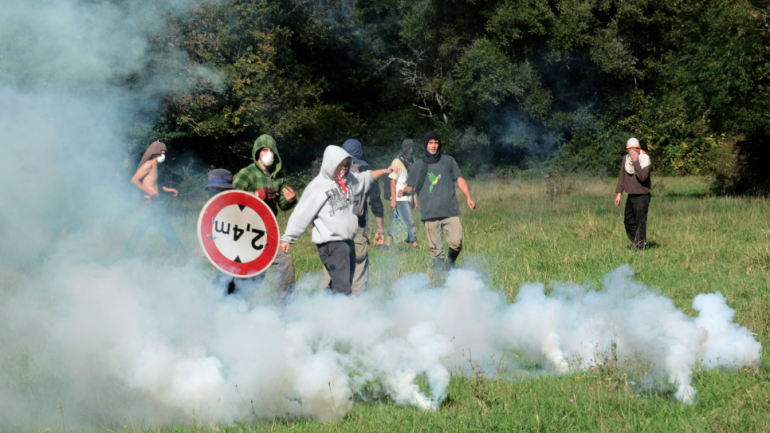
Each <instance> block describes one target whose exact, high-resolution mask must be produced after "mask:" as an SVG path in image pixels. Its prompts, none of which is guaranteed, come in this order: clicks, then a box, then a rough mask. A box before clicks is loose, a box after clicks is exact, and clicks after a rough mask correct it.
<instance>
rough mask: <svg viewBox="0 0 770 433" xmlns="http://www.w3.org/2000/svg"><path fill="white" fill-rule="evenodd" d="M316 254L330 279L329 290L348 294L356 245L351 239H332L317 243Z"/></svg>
mask: <svg viewBox="0 0 770 433" xmlns="http://www.w3.org/2000/svg"><path fill="white" fill-rule="evenodd" d="M318 255H319V256H321V262H323V264H324V267H325V268H326V271H327V272H329V276H330V277H331V279H332V282H331V284H329V288H330V289H331V291H332V292H334V293H344V294H346V295H350V293H351V292H352V285H351V283H352V281H353V272H354V271H355V265H356V246H355V244H354V243H353V241H352V240H350V241H333V242H327V243H325V244H321V245H318Z"/></svg>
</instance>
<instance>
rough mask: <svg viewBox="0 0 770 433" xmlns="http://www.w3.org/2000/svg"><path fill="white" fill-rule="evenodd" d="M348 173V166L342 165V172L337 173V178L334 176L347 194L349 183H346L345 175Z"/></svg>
mask: <svg viewBox="0 0 770 433" xmlns="http://www.w3.org/2000/svg"><path fill="white" fill-rule="evenodd" d="M347 174H348V169H347V167H341V168H340V173H339V174H338V175H337V177H336V178H334V181H335V182H337V183H338V184H340V186H341V187H342V191H343V192H344V193H345V194H347V193H348V187H347V185H346V184H345V176H346V175H347Z"/></svg>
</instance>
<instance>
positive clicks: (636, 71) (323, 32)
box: [151, 0, 770, 189]
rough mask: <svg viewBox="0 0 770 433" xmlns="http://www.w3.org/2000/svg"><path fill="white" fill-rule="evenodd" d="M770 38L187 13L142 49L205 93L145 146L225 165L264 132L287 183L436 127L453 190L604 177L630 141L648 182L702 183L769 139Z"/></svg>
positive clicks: (361, 13)
mask: <svg viewBox="0 0 770 433" xmlns="http://www.w3.org/2000/svg"><path fill="white" fill-rule="evenodd" d="M769 25H770V20H769V19H768V2H767V1H766V0H735V1H733V0H707V1H701V0H683V1H677V2H670V1H659V0H630V1H629V0H624V1H618V0H521V1H513V0H503V1H488V0H449V1H447V0H442V1H438V0H418V1H408V2H407V1H399V0H314V1H310V2H308V1H303V0H275V1H266V0H249V1H243V0H223V1H221V2H216V3H203V4H200V5H199V6H198V7H196V8H195V9H194V10H193V11H191V12H190V13H189V14H187V15H185V16H183V17H181V18H177V19H175V20H174V24H173V25H172V26H171V28H170V29H169V30H168V33H167V34H166V35H161V36H159V38H158V39H157V41H158V43H159V46H160V45H162V44H165V43H166V42H170V43H171V44H173V45H175V46H178V47H181V48H183V49H184V50H185V51H187V52H188V53H189V54H190V56H191V58H192V59H193V60H194V63H195V64H193V65H190V66H189V68H194V67H197V66H199V65H202V66H205V67H207V68H210V69H213V70H215V71H218V77H219V79H218V80H216V79H214V80H212V79H205V80H204V79H200V80H197V81H196V82H192V83H190V82H189V80H188V84H191V85H190V86H189V87H186V88H184V89H181V88H180V90H179V91H178V92H176V93H174V94H171V95H168V97H167V98H166V103H165V105H166V111H165V114H164V116H163V118H162V121H161V122H159V123H158V124H157V125H156V126H155V128H154V130H153V132H152V133H151V134H152V135H154V136H155V137H159V138H162V139H165V140H167V141H171V142H173V144H174V146H175V147H177V148H181V149H191V150H194V151H195V152H196V153H198V154H199V155H200V156H202V157H203V158H204V160H205V161H206V162H207V163H209V164H213V165H220V166H226V167H229V168H238V167H240V166H242V165H243V163H244V162H246V161H247V157H248V149H249V147H250V143H252V142H253V139H254V137H256V136H257V135H258V134H261V133H269V134H272V135H274V136H275V137H276V138H277V139H278V140H279V143H280V144H281V145H282V147H283V149H286V153H287V155H288V156H289V157H290V158H291V161H292V163H293V164H291V165H293V167H294V169H295V170H296V169H297V167H302V166H307V165H308V164H309V162H310V161H312V159H313V158H315V157H317V156H318V155H319V154H320V152H321V151H322V149H323V146H324V145H326V144H329V143H338V144H339V143H341V142H342V141H343V140H345V139H346V138H350V137H357V138H359V139H361V141H362V142H364V143H365V144H366V145H367V146H368V148H369V149H372V148H374V149H377V150H387V152H377V154H382V155H383V156H382V158H383V159H388V158H390V157H392V156H393V154H395V152H396V149H397V145H398V143H400V141H401V140H402V139H403V138H406V137H412V138H417V139H418V140H419V139H420V138H421V137H422V135H423V133H424V132H425V131H426V130H428V129H436V130H438V131H439V132H441V133H442V134H443V138H444V139H445V144H446V145H447V150H448V151H449V152H450V153H452V154H453V155H455V156H456V157H458V160H460V161H461V165H462V166H463V169H464V170H467V171H468V173H467V174H466V176H468V175H473V174H477V173H480V172H494V171H501V170H505V169H511V168H527V167H532V166H550V167H554V168H556V167H558V168H562V169H568V170H570V171H591V172H597V171H599V170H602V169H612V170H613V171H614V170H615V166H616V165H617V159H618V156H619V155H620V154H621V153H622V147H623V146H622V144H623V142H624V141H625V139H626V138H628V137H629V136H630V135H635V136H637V137H638V138H639V139H640V140H641V142H642V145H643V147H644V148H646V149H648V151H649V152H650V154H651V156H652V158H653V162H654V164H655V166H656V167H657V168H656V169H657V170H662V171H664V172H668V173H672V174H690V173H692V174H698V173H705V172H707V171H709V170H710V169H711V164H710V161H712V160H713V159H714V158H713V157H714V155H717V154H720V152H716V153H715V152H714V149H717V148H720V147H724V148H726V149H723V151H722V152H721V153H722V154H723V153H725V152H727V153H728V154H733V155H736V156H735V158H738V159H741V158H743V159H746V158H749V159H751V158H750V156H749V157H747V156H746V155H745V154H741V152H740V150H741V149H743V150H746V149H748V148H749V147H751V146H733V144H734V143H735V142H736V141H739V140H741V139H743V138H747V139H749V140H754V141H757V140H759V141H760V142H763V143H767V134H768V133H769V132H770V44H768V40H770V38H768V30H769V27H768V26H769ZM722 134H725V136H726V137H728V139H722V137H724V136H723V135H722ZM374 153H375V152H372V151H370V154H374ZM744 153H745V152H744ZM741 167H742V169H745V168H747V167H748V166H747V165H746V164H744V165H743V166H741ZM733 175H734V174H733ZM756 181H757V179H755V180H754V181H752V182H754V183H756ZM759 181H761V179H759ZM739 183H740V182H737V181H736V182H726V183H725V182H723V183H722V187H723V188H727V189H729V188H733V187H736V185H738V184H739ZM728 184H729V185H728Z"/></svg>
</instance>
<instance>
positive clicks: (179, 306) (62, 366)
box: [0, 0, 760, 431]
mask: <svg viewBox="0 0 770 433" xmlns="http://www.w3.org/2000/svg"><path fill="white" fill-rule="evenodd" d="M187 3H188V2H186V1H181V0H180V1H176V2H173V1H153V2H145V1H138V2H106V1H105V2H99V1H87V2H86V1H83V2H79V1H76V0H62V1H57V2H51V1H43V0H39V1H30V2H13V1H0V7H2V9H3V14H2V15H0V42H2V43H0V152H1V153H2V157H1V158H0V184H2V185H3V188H2V189H0V203H2V206H1V207H0V245H2V247H3V248H2V251H0V259H2V261H0V354H1V355H2V357H1V358H0V359H2V361H0V362H2V365H0V367H1V368H0V408H2V412H3V416H2V417H0V418H2V419H0V429H4V430H9V431H15V430H18V429H21V428H22V427H25V428H30V427H32V428H44V427H50V426H56V425H58V424H59V422H61V420H62V418H63V419H64V421H65V422H66V425H67V427H68V428H74V427H75V426H111V425H112V423H113V422H114V421H116V420H118V421H120V420H135V421H138V422H141V421H144V423H145V425H148V424H150V425H164V424H168V423H172V422H177V421H183V420H189V416H190V415H189V414H190V413H191V410H192V409H196V411H197V412H196V413H198V415H199V416H200V417H201V419H203V420H205V421H206V422H220V421H221V422H231V421H235V420H242V419H246V420H249V419H251V418H250V417H253V416H259V417H274V416H284V415H287V416H298V417H312V418H315V419H319V420H334V419H338V418H339V417H341V416H343V415H344V414H345V413H346V412H347V411H348V410H350V408H351V406H352V404H353V403H352V401H353V397H354V395H356V396H357V398H358V396H360V397H361V398H369V399H373V398H377V397H381V396H384V395H388V396H390V398H391V399H392V400H393V401H395V402H396V403H397V404H401V405H409V406H416V407H419V408H423V409H430V408H434V407H436V406H437V405H439V404H440V403H441V402H442V399H443V398H444V395H445V393H446V390H447V387H448V384H449V378H450V371H452V370H453V369H455V368H458V367H460V368H463V367H464V366H465V365H467V362H466V361H465V360H464V359H463V358H462V356H461V353H462V352H463V351H467V350H470V351H471V352H472V353H473V355H474V357H477V358H478V359H482V358H488V357H491V356H493V355H498V356H502V355H503V354H504V353H506V352H507V351H510V350H515V351H517V352H519V353H521V354H522V356H524V357H526V358H527V359H528V360H530V361H534V362H539V363H541V364H542V365H543V366H544V367H543V368H544V369H545V370H547V371H551V372H553V373H561V372H565V371H568V370H570V369H576V370H581V369H586V368H589V367H591V366H592V365H593V364H595V363H596V362H600V357H598V356H597V354H598V353H601V351H602V350H604V349H605V348H606V347H608V346H609V345H611V344H615V345H616V347H617V352H618V356H619V357H621V358H623V357H635V356H642V357H643V358H644V360H645V361H646V362H648V363H649V364H650V365H651V366H652V368H654V369H655V370H656V371H659V372H661V374H664V375H665V376H666V377H667V378H668V380H669V381H670V382H671V383H672V384H673V385H674V386H675V387H676V389H677V396H678V397H679V398H680V399H681V400H683V401H692V399H694V398H695V396H696V394H695V390H694V389H693V388H692V387H691V383H690V379H691V374H692V371H693V369H695V368H697V366H698V363H702V364H701V365H703V366H705V367H708V368H712V367H716V366H727V367H735V366H741V365H752V364H757V363H758V362H759V351H760V345H759V343H758V342H757V341H755V340H754V339H753V338H752V337H751V335H750V333H749V332H748V330H746V329H745V328H741V327H738V326H737V325H736V324H734V323H733V322H732V317H733V316H732V315H733V310H732V309H730V308H729V307H728V306H727V305H726V303H725V299H724V297H722V296H721V295H719V294H712V295H700V296H699V297H696V299H695V302H694V305H693V306H694V308H696V309H697V310H698V311H700V316H699V317H698V318H697V319H693V318H691V317H689V316H687V315H685V314H684V313H682V312H681V311H679V310H677V309H676V308H675V306H674V304H673V302H672V301H671V300H670V299H667V298H665V297H663V296H661V295H660V294H658V293H656V292H654V291H651V290H649V289H647V288H646V287H644V286H643V285H642V284H640V283H638V282H635V281H634V280H633V279H632V275H633V272H632V271H631V270H630V268H629V267H628V266H623V267H621V268H619V269H617V270H615V271H613V272H612V273H610V274H609V275H608V276H607V277H606V278H605V281H604V289H603V290H602V291H599V292H596V291H592V290H589V289H587V288H584V287H581V286H576V285H570V284H565V285H562V286H560V287H558V288H556V289H553V290H552V291H553V293H552V294H551V295H546V294H545V290H544V287H543V285H540V284H527V285H524V286H522V287H521V289H520V291H519V295H518V297H517V299H516V301H515V302H514V303H513V304H511V305H508V303H507V302H506V299H505V297H504V296H502V295H501V294H499V293H497V292H495V291H493V290H490V289H489V288H487V287H485V286H484V284H483V283H482V280H481V278H480V277H479V275H478V274H476V273H474V272H470V271H463V270H457V271H454V272H453V273H451V274H450V275H449V277H448V279H447V284H446V287H442V288H436V289H434V288H430V287H429V281H428V278H427V276H425V275H412V276H407V277H404V278H402V279H401V280H399V281H398V282H396V283H395V284H394V287H393V292H394V293H393V295H392V296H381V297H379V296H376V295H375V294H373V293H370V294H367V295H365V296H362V297H358V298H345V297H333V296H328V295H325V294H321V293H306V292H303V291H302V290H300V293H302V294H301V295H300V296H298V297H297V299H296V301H295V302H294V303H293V304H292V305H291V306H290V307H289V308H288V309H287V310H286V311H279V310H277V309H275V308H274V307H273V306H272V305H269V303H268V302H267V301H265V302H257V305H256V306H255V307H253V308H250V307H249V304H248V303H247V302H246V301H244V300H243V299H240V298H238V297H229V298H225V297H223V296H222V295H221V293H219V292H214V291H211V290H209V289H208V287H209V284H210V275H207V273H206V272H205V270H203V269H198V268H196V267H195V266H193V265H189V266H186V267H174V266H170V265H161V264H158V263H157V262H153V261H149V260H143V259H121V260H117V259H116V254H115V253H114V251H115V250H122V248H123V246H124V245H123V240H124V239H125V238H121V235H120V228H121V227H122V225H125V223H126V222H127V219H126V217H125V214H126V213H127V212H128V211H129V207H128V206H127V205H126V203H125V200H123V198H122V195H123V192H124V189H125V188H127V182H128V179H126V178H125V177H124V178H123V179H122V180H121V179H119V178H118V177H117V176H116V175H117V174H119V173H123V172H124V171H123V167H122V165H123V161H124V158H125V153H126V149H127V147H128V145H127V143H126V141H125V137H124V136H123V134H122V133H121V131H122V130H123V129H124V127H125V126H126V125H130V124H131V119H133V118H134V117H133V116H134V115H135V114H136V112H138V111H146V110H147V109H148V107H149V108H152V107H153V106H154V105H156V104H157V103H158V101H157V99H156V97H157V95H158V94H161V93H163V91H165V90H167V89H169V88H171V87H173V86H176V85H180V84H179V80H180V78H179V77H180V74H179V73H178V72H174V71H173V68H171V66H168V67H165V66H164V64H163V60H159V63H158V64H154V65H153V68H152V71H153V73H152V74H149V75H148V73H147V69H146V68H145V66H146V63H147V61H148V59H150V58H155V57H153V54H152V53H151V52H150V46H149V44H148V42H147V40H148V38H149V37H150V35H152V34H153V33H154V32H156V31H158V29H160V28H162V27H163V26H164V22H163V19H162V17H163V16H166V14H173V13H178V12H180V11H183V10H184V8H185V7H186V5H187ZM163 59H165V61H167V62H168V63H169V65H170V64H173V63H174V62H175V61H177V60H178V61H179V63H185V61H184V59H185V57H184V53H180V52H170V53H167V55H166V56H164V57H163ZM186 63H187V64H189V62H186ZM198 72H200V73H205V71H198ZM127 76H131V77H134V79H133V80H132V81H131V82H132V87H131V89H130V91H129V90H128V89H127V88H126V87H125V86H124V85H121V84H119V83H123V82H125V78H126V77H127ZM116 83H118V84H116ZM115 232H117V234H115ZM117 255H119V254H117ZM105 257H108V258H109V259H111V260H107V259H105ZM106 262H109V263H106ZM19 269H21V270H22V271H19ZM258 294H259V293H258ZM514 368H515V366H514ZM418 376H419V377H422V378H424V379H425V382H426V383H428V385H429V389H420V388H419V387H418V386H417V385H416V384H415V379H416V378H417V377H418ZM59 403H61V408H62V412H59ZM200 411H202V413H200Z"/></svg>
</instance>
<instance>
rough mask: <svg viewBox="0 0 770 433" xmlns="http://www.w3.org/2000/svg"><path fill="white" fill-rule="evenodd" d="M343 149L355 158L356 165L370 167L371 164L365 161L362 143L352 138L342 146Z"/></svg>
mask: <svg viewBox="0 0 770 433" xmlns="http://www.w3.org/2000/svg"><path fill="white" fill-rule="evenodd" d="M342 148H343V149H345V152H347V153H349V154H350V156H352V157H353V162H354V163H356V164H359V165H365V166H367V167H369V164H367V163H366V161H364V151H363V149H361V142H360V141H358V140H355V139H352V138H351V139H349V140H347V141H345V143H343V144H342Z"/></svg>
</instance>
